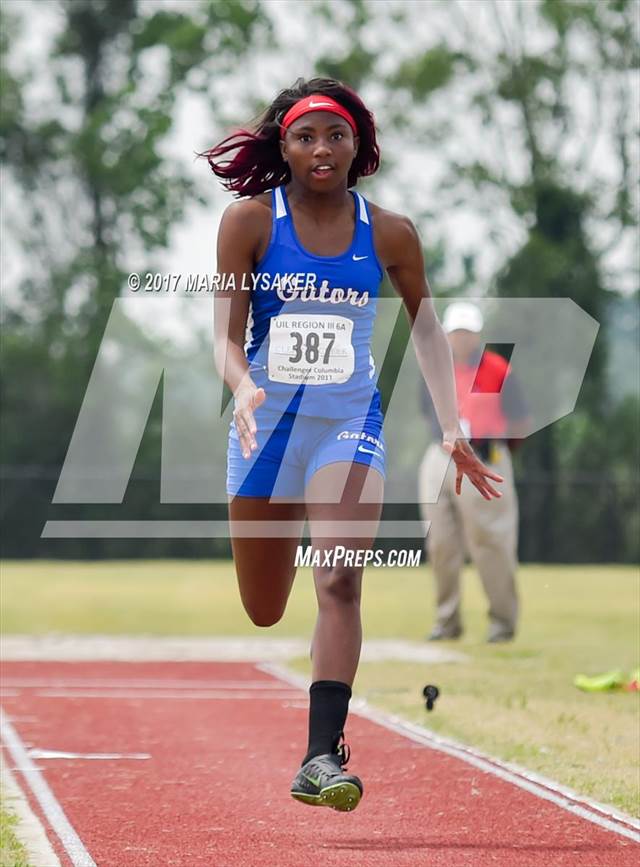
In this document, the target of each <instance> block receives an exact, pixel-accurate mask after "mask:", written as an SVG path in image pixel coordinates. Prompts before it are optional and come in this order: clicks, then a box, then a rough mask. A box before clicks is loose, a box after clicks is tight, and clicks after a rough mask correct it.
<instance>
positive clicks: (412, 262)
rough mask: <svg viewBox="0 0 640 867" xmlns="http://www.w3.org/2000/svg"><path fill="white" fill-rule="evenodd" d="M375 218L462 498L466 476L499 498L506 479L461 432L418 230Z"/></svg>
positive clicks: (395, 219)
mask: <svg viewBox="0 0 640 867" xmlns="http://www.w3.org/2000/svg"><path fill="white" fill-rule="evenodd" d="M374 215H375V216H374V239H375V244H376V250H377V253H378V257H379V259H380V261H381V263H382V264H383V265H384V267H385V268H386V269H387V273H388V274H389V279H390V280H391V283H392V284H393V286H394V288H395V290H396V292H397V293H398V294H399V295H400V297H401V298H402V300H403V302H404V306H405V308H406V311H407V314H408V316H409V320H410V322H411V339H412V341H413V345H414V347H415V350H416V357H417V359H418V364H419V365H420V369H421V371H422V375H423V377H424V380H425V383H426V384H427V388H428V389H429V391H430V392H431V397H432V399H433V403H434V406H435V409H436V413H437V415H438V420H439V421H440V426H441V428H442V432H443V435H442V446H443V448H444V449H446V451H448V452H449V454H450V455H451V456H452V458H453V460H454V461H455V464H456V492H457V493H458V494H459V493H460V489H461V485H462V477H463V476H465V475H466V476H468V478H469V480H470V481H471V482H472V484H473V485H475V487H476V488H477V489H478V490H479V491H480V493H481V494H482V496H483V497H484V498H485V499H486V500H490V499H491V498H492V497H500V496H502V495H501V494H500V492H499V491H497V490H496V489H495V488H494V487H493V485H492V484H491V483H490V482H489V479H491V480H492V481H494V482H501V481H502V477H501V476H499V475H497V474H496V473H494V472H492V471H491V470H490V469H489V468H488V467H487V466H485V465H484V464H483V463H482V461H480V460H479V459H478V457H477V456H476V454H475V453H474V451H473V449H472V448H471V446H470V445H469V443H468V442H467V441H466V439H464V438H463V436H464V435H463V433H462V431H461V430H460V423H459V420H458V407H457V399H456V384H455V377H454V373H453V359H452V356H451V347H450V346H449V341H448V340H447V335H446V334H445V333H444V330H443V328H442V325H441V324H440V320H439V319H438V317H437V315H436V312H435V307H434V304H433V298H432V296H431V289H430V288H429V283H428V281H427V277H426V274H425V267H424V257H423V255H422V244H421V243H420V238H419V236H418V233H417V231H416V228H415V226H414V225H413V223H412V222H411V220H409V219H408V218H407V217H403V216H400V215H399V214H393V213H391V212H389V211H384V210H383V209H381V208H376V209H375V211H374Z"/></svg>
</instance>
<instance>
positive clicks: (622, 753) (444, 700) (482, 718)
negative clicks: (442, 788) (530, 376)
mask: <svg viewBox="0 0 640 867" xmlns="http://www.w3.org/2000/svg"><path fill="white" fill-rule="evenodd" d="M519 578H520V587H521V595H522V610H523V617H522V628H521V631H520V634H519V636H518V640H517V641H516V642H515V643H514V644H511V645H500V646H493V645H486V644H485V643H484V637H485V632H486V626H487V624H486V613H485V609H486V602H485V600H484V597H483V595H482V591H481V589H480V588H479V586H478V581H477V579H476V578H475V576H474V575H473V573H472V570H471V569H469V570H467V573H466V574H465V585H466V586H465V599H464V619H465V624H466V633H465V637H464V639H463V640H462V641H460V642H456V643H455V645H454V646H455V647H456V648H457V649H460V650H461V651H462V652H464V653H465V654H466V655H467V656H468V661H467V662H466V663H464V664H447V665H433V666H430V667H426V666H424V665H417V664H409V663H397V662H393V663H366V664H365V663H363V664H362V665H361V667H360V670H359V673H358V678H357V680H356V683H355V687H354V688H355V691H356V692H358V693H359V694H361V695H364V696H365V697H367V698H368V699H369V700H370V701H371V702H372V703H373V704H376V705H378V706H380V707H382V708H385V709H386V710H390V711H392V712H395V713H400V714H402V715H403V716H405V717H406V718H408V719H411V720H413V721H415V722H421V723H423V724H425V725H427V726H428V727H429V728H431V729H432V730H433V731H436V732H438V733H441V734H443V735H446V736H449V737H453V738H455V739H457V740H460V741H462V742H464V743H467V744H471V745H474V746H476V747H478V748H480V749H482V750H485V751H486V752H488V753H490V754H492V755H494V756H498V757H500V758H502V759H505V760H508V761H514V762H517V763H519V764H521V765H524V766H526V767H528V768H530V769H532V770H535V771H538V772H539V773H542V774H544V775H546V776H549V777H551V778H553V779H556V780H558V781H560V782H562V783H564V784H565V785H568V786H571V787H572V788H575V789H576V790H578V791H579V792H581V793H582V794H584V795H587V796H589V797H592V798H595V799H596V800H600V801H603V802H606V803H610V804H613V805H615V806H617V807H618V808H620V809H622V810H624V811H626V812H628V813H632V814H634V815H638V813H640V805H639V792H638V774H637V770H636V767H637V762H638V757H639V756H640V742H639V735H638V732H639V727H638V695H637V694H635V695H632V694H630V693H612V694H596V695H587V694H584V693H581V692H579V691H578V690H577V689H575V688H574V687H573V685H572V680H573V677H574V675H575V674H576V673H578V672H584V673H587V674H595V673H598V672H602V671H606V670H607V669H610V668H618V667H620V668H622V669H625V670H629V669H631V668H633V667H635V666H637V665H638V662H639V659H638V655H639V650H638V609H639V605H638V602H639V585H638V572H637V570H635V569H633V568H631V567H613V566H544V567H543V566H525V567H522V568H521V570H520V576H519ZM2 589H3V618H2V626H3V631H4V632H5V633H38V634H42V633H46V632H72V633H96V632H97V633H111V634H117V633H120V634H143V633H146V634H155V635H261V636H265V634H266V633H265V630H262V629H259V628H258V627H254V626H252V625H251V623H250V622H249V621H248V619H247V618H246V615H245V614H244V612H243V610H242V607H241V605H240V602H239V599H238V594H237V590H236V586H235V578H234V573H233V566H232V564H230V563H227V562H191V561H176V562H168V561H161V562H153V561H146V562H139V561H133V562H123V561H121V562H99V563H77V562H74V563H72V562H69V563H65V562H51V563H45V562H29V563H12V562H7V563H5V564H3V567H2ZM432 617H433V607H432V592H431V577H430V573H429V570H428V569H427V568H426V567H422V568H419V569H369V570H368V571H367V573H366V575H365V582H364V598H363V623H364V631H365V637H366V638H399V637H401V638H407V639H413V640H417V641H421V640H423V638H424V635H425V633H426V632H427V630H428V628H429V626H430V624H431V620H432ZM314 618H315V596H314V593H313V587H312V581H311V575H310V571H309V570H300V573H299V575H298V578H297V580H296V584H295V586H294V590H293V593H292V596H291V600H290V603H289V607H288V609H287V613H286V615H285V617H284V618H283V620H282V622H281V623H279V624H277V625H276V626H275V627H272V628H271V629H270V630H269V633H268V634H269V635H273V636H274V637H275V636H282V637H284V636H307V637H308V636H310V634H311V631H312V628H313V622H314ZM293 665H294V667H295V668H296V669H297V670H299V671H308V670H309V663H308V660H306V659H300V660H296V661H295V662H294V663H293ZM427 682H434V683H436V684H438V686H439V687H440V688H441V690H442V697H441V699H440V700H439V701H438V704H437V709H436V711H435V712H434V713H432V714H427V713H426V711H425V710H424V707H423V705H422V702H421V700H420V696H421V691H422V687H423V686H424V684H425V683H427Z"/></svg>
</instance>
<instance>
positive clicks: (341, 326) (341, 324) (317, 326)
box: [268, 313, 355, 385]
mask: <svg viewBox="0 0 640 867" xmlns="http://www.w3.org/2000/svg"><path fill="white" fill-rule="evenodd" d="M352 333H353V322H352V321H351V319H347V318H346V317H344V316H329V315H327V316H324V315H322V314H320V315H317V316H316V315H314V314H309V313H285V314H282V315H281V316H274V317H273V319H272V320H271V323H270V326H269V368H268V369H269V379H270V380H272V381H273V382H288V383H291V384H293V385H300V384H302V383H304V384H305V385H327V384H328V383H339V382H346V381H347V380H348V379H349V377H350V376H351V374H352V373H353V369H354V365H355V353H354V351H353V345H352V343H351V336H352Z"/></svg>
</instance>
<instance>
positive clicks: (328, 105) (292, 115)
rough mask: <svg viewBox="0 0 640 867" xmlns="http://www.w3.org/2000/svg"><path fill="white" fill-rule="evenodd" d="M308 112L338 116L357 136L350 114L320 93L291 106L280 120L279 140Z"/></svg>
mask: <svg viewBox="0 0 640 867" xmlns="http://www.w3.org/2000/svg"><path fill="white" fill-rule="evenodd" d="M310 111H330V112H331V113H332V114H338V115H340V117H342V118H344V119H345V120H346V121H347V123H348V124H349V126H350V127H351V129H352V130H353V134H354V135H358V129H357V127H356V122H355V120H354V119H353V117H352V115H351V113H350V112H349V111H347V109H346V108H345V107H344V106H343V105H340V103H339V102H336V101H335V99H332V98H331V97H330V96H323V95H322V94H321V93H312V94H311V96H305V97H304V99H299V100H298V102H296V103H294V105H292V106H291V108H290V109H289V111H288V112H287V113H286V114H285V116H284V117H283V118H282V124H281V125H280V138H284V136H285V133H286V132H287V130H288V129H289V127H290V126H291V124H292V123H293V122H294V120H298V118H299V117H302V115H303V114H308V113H309V112H310Z"/></svg>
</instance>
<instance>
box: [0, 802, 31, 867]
mask: <svg viewBox="0 0 640 867" xmlns="http://www.w3.org/2000/svg"><path fill="white" fill-rule="evenodd" d="M3 801H4V799H3ZM17 824H18V818H17V816H15V814H14V813H12V812H10V811H9V810H6V809H5V808H4V804H2V806H0V867H29V861H28V858H27V851H26V849H25V848H24V846H23V845H22V844H21V843H20V842H19V841H18V838H17V837H16V835H15V828H16V825H17Z"/></svg>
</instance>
